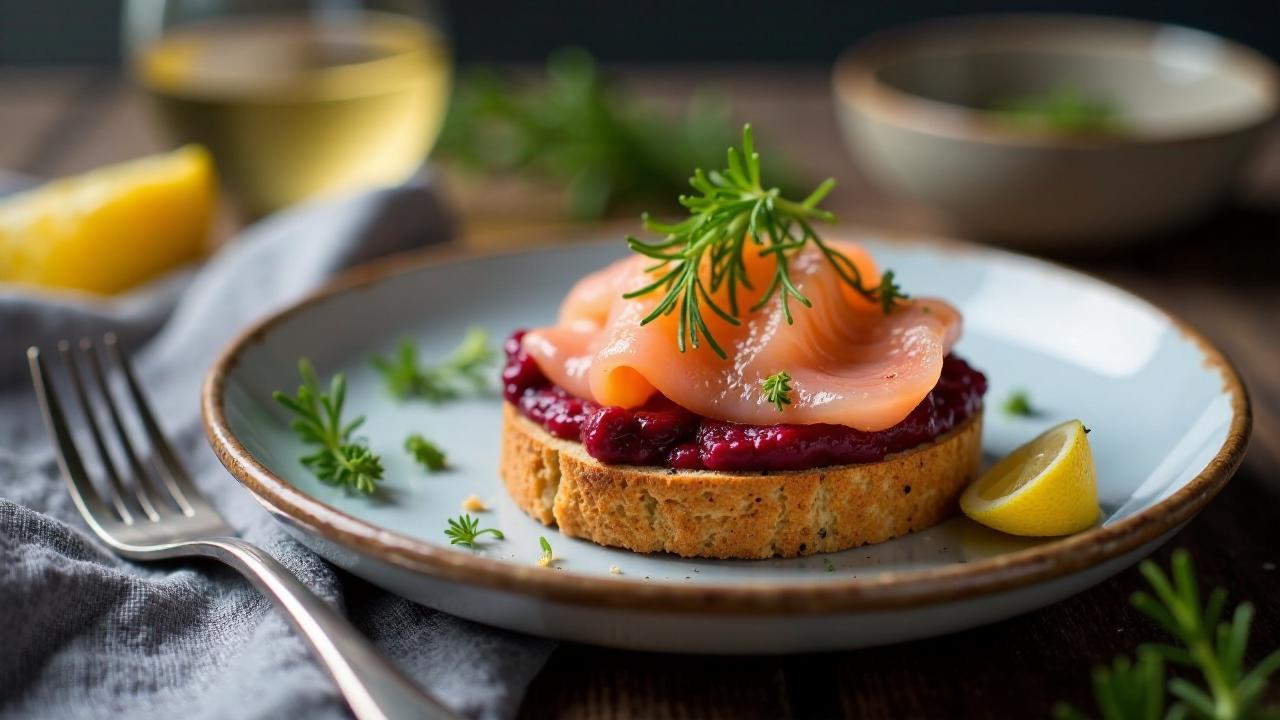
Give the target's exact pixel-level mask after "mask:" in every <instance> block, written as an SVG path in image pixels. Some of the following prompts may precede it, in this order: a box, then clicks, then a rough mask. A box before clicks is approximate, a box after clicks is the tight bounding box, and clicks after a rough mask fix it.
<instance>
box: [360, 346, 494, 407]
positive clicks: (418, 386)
mask: <svg viewBox="0 0 1280 720" xmlns="http://www.w3.org/2000/svg"><path fill="white" fill-rule="evenodd" d="M496 357H497V353H496V352H495V351H494V349H493V347H492V345H491V344H490V342H489V334H488V333H487V332H485V331H484V330H483V329H481V328H471V329H470V330H468V331H467V334H466V336H465V337H463V339H462V343H461V344H460V345H458V347H457V349H455V350H454V351H453V354H452V355H450V356H449V357H448V359H446V360H445V361H444V362H442V363H440V364H439V365H434V366H426V367H423V366H420V365H419V364H418V348H417V346H416V345H414V343H413V341H412V340H410V339H408V338H405V339H404V340H402V341H400V348H399V349H398V351H397V352H396V354H395V355H394V356H392V357H383V356H380V355H375V356H373V358H371V359H370V362H371V363H372V364H373V367H374V369H376V370H377V371H378V373H379V374H381V375H382V379H383V381H384V382H385V384H386V386H387V389H388V390H390V391H391V394H392V395H394V396H395V397H396V398H398V399H401V400H404V399H406V398H411V397H417V398H422V399H424V400H427V401H429V402H434V403H441V402H445V401H448V400H454V399H456V398H458V397H460V396H461V395H462V394H463V392H464V391H465V390H467V389H468V388H469V389H471V390H473V391H475V392H484V391H485V390H487V389H488V387H489V373H488V368H489V367H490V366H492V365H493V362H494V359H495V358H496Z"/></svg>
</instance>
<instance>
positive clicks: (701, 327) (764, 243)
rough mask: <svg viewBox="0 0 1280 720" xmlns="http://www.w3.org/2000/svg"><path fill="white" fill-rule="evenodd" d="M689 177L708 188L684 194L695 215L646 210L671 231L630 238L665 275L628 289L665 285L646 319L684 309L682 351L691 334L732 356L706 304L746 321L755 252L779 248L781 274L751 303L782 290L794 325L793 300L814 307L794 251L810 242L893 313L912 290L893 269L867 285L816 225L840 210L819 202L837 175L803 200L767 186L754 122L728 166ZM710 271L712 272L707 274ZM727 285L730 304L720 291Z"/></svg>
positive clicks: (652, 223)
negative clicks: (744, 300)
mask: <svg viewBox="0 0 1280 720" xmlns="http://www.w3.org/2000/svg"><path fill="white" fill-rule="evenodd" d="M689 184H690V185H691V186H692V187H693V189H694V190H697V191H698V193H700V194H699V195H682V196H681V197H680V204H681V205H683V206H685V207H686V208H688V210H689V213H690V214H689V217H688V218H686V219H684V220H683V221H681V222H679V223H676V224H674V225H672V224H667V223H662V222H659V221H657V220H654V219H653V218H651V217H650V216H649V215H648V214H647V213H646V214H645V216H644V226H645V229H647V230H650V231H652V232H656V233H661V234H664V235H665V236H666V237H665V238H664V239H663V240H661V241H659V242H656V243H644V242H641V241H639V240H637V239H636V238H634V237H628V238H627V245H628V246H629V247H630V248H631V250H632V251H634V252H637V253H639V254H641V255H644V256H646V257H650V258H653V259H654V260H657V261H658V262H657V263H656V264H655V265H654V266H653V267H652V268H650V270H651V272H653V273H655V274H657V275H658V277H657V279H656V280H654V281H653V282H651V283H650V284H648V285H645V286H644V287H641V288H637V289H635V290H632V291H631V292H628V293H626V294H625V295H624V296H623V297H627V298H637V297H642V296H644V295H648V294H650V293H653V292H661V293H662V300H661V301H660V302H658V304H657V305H656V306H655V307H654V309H653V311H652V312H650V313H649V314H648V315H647V316H646V317H645V318H644V319H643V320H641V321H640V324H642V325H646V324H648V323H650V322H653V321H654V320H656V319H658V318H659V317H662V316H663V315H669V314H671V313H674V312H678V313H679V324H678V326H677V328H676V344H677V345H678V346H679V348H680V351H681V352H684V351H685V346H686V339H687V341H688V344H689V345H692V346H693V347H694V348H697V347H699V343H700V342H701V340H706V342H707V345H710V346H711V349H712V350H713V351H715V353H716V355H719V356H720V357H721V358H725V357H727V355H726V354H725V352H724V349H723V348H721V347H720V345H719V343H717V342H716V340H715V338H714V337H712V335H711V329H710V328H709V327H708V326H707V322H706V319H705V318H704V317H703V311H704V310H709V311H711V312H713V313H715V314H716V315H717V316H719V317H720V318H721V319H722V320H724V321H725V322H727V323H729V324H730V325H738V324H739V322H740V313H739V308H738V291H739V290H740V289H742V288H746V289H751V283H750V280H748V278H747V268H746V263H745V261H744V259H743V258H744V257H745V256H746V254H747V253H748V252H758V253H759V255H761V256H766V255H773V256H774V259H775V260H776V265H775V267H776V270H775V272H774V276H773V279H772V281H771V282H770V284H769V286H768V287H767V288H766V289H765V291H764V293H763V295H761V297H760V299H759V301H757V302H756V304H755V305H754V306H753V307H752V308H751V310H758V309H760V308H762V307H764V306H765V305H766V304H767V303H768V302H769V301H770V300H771V299H773V297H774V296H775V295H776V296H780V297H781V303H782V312H783V315H784V316H785V317H786V319H787V323H788V324H790V323H791V322H792V317H791V306H790V301H791V300H792V299H794V300H795V301H796V302H798V303H800V304H801V305H804V306H805V307H810V306H812V302H810V300H809V298H807V297H805V296H804V294H803V293H801V292H800V290H799V288H797V287H796V286H795V285H794V284H793V283H792V280H791V270H790V262H791V258H792V256H794V255H795V253H796V252H798V251H799V250H800V249H802V248H803V247H805V246H806V245H808V244H809V243H813V244H814V245H815V246H816V247H817V248H818V249H819V250H821V251H822V253H823V255H824V256H825V257H826V259H827V261H828V262H830V263H831V266H832V267H833V268H834V269H835V271H836V273H838V274H839V276H840V279H841V280H842V281H844V283H845V284H847V285H848V286H849V287H851V288H853V289H854V290H855V291H857V292H858V293H859V294H860V295H862V296H863V297H865V298H866V299H868V300H870V301H873V302H876V303H878V304H880V305H881V306H882V307H883V308H884V311H885V312H886V313H888V312H891V311H892V310H893V308H894V307H895V306H896V305H897V303H898V302H899V301H900V300H903V299H906V298H907V297H909V296H907V295H906V294H904V293H903V292H902V290H901V288H900V287H899V286H898V285H897V284H896V283H894V281H893V271H886V272H885V273H884V275H883V276H881V278H880V282H879V284H878V285H875V286H871V285H869V284H867V282H866V281H865V280H864V278H863V277H862V274H861V272H860V271H859V270H858V266H857V265H855V264H854V263H853V261H852V260H850V259H849V258H848V257H847V256H846V255H844V253H841V252H840V251H839V250H836V249H835V248H834V247H831V246H830V245H828V244H827V243H826V242H825V241H823V240H822V238H821V237H819V236H818V234H817V233H816V232H815V231H814V229H813V223H814V222H817V221H821V222H828V223H829V222H834V221H835V216H834V215H832V214H831V213H830V212H827V211H826V210H822V209H820V208H819V207H818V203H819V202H821V201H822V199H823V198H824V197H826V195H827V193H829V192H830V191H831V188H833V187H835V181H834V180H832V179H830V178H828V179H827V180H826V181H824V182H823V183H822V184H820V185H819V186H818V187H817V188H816V189H815V190H814V191H813V192H812V193H810V194H809V196H808V197H806V198H805V199H804V200H801V201H798V202H797V201H794V200H788V199H786V198H783V197H782V196H781V192H780V191H779V190H778V188H776V187H773V188H769V189H766V188H765V187H764V186H763V185H762V184H761V180H760V156H759V155H758V154H757V153H756V151H755V144H754V140H753V138H752V132H751V126H750V125H744V126H743V128H742V149H741V150H740V151H739V150H738V149H737V148H734V147H730V148H729V151H728V167H727V168H726V169H724V170H721V171H714V170H713V171H711V172H709V173H708V172H704V171H702V170H701V169H699V170H695V171H694V174H693V177H692V178H690V180H689ZM753 246H754V247H753ZM757 248H758V249H757ZM708 271H709V272H708ZM704 273H706V274H708V275H709V277H707V278H705V279H704V277H703V275H704ZM722 289H723V290H724V291H725V300H724V301H723V302H725V303H726V304H727V307H722V306H721V304H720V303H717V302H716V301H715V300H714V299H713V298H712V295H713V294H714V293H717V292H719V291H720V290H722Z"/></svg>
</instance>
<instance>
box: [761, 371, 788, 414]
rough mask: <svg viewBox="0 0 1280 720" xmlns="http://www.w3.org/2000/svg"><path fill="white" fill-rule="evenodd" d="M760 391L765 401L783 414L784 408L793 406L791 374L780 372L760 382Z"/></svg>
mask: <svg viewBox="0 0 1280 720" xmlns="http://www.w3.org/2000/svg"><path fill="white" fill-rule="evenodd" d="M760 390H761V392H762V393H763V394H764V399H765V400H766V401H767V402H771V403H773V406H774V407H776V408H778V412H782V409H783V407H784V406H786V405H790V404H791V373H789V372H787V371H786V370H779V371H778V372H776V373H774V374H772V375H770V376H769V377H767V378H765V379H763V380H761V381H760Z"/></svg>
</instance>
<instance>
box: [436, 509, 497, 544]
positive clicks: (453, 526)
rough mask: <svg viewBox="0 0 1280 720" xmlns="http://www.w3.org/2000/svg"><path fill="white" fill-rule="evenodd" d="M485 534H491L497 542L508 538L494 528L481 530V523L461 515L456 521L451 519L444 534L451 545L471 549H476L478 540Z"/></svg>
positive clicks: (466, 515)
mask: <svg viewBox="0 0 1280 720" xmlns="http://www.w3.org/2000/svg"><path fill="white" fill-rule="evenodd" d="M485 533H489V534H490V535H492V536H493V537H494V538H495V539H497V540H502V539H503V538H505V537H506V536H505V535H503V534H502V531H501V530H497V529H494V528H484V529H483V530H481V529H480V521H479V520H477V519H476V518H473V517H471V516H470V515H469V514H463V515H459V516H458V517H457V518H456V519H454V518H450V519H449V527H448V528H446V529H445V531H444V534H445V535H447V536H448V537H449V544H450V545H462V546H464V547H469V548H474V547H475V546H476V538H478V537H480V536H481V535H484V534H485Z"/></svg>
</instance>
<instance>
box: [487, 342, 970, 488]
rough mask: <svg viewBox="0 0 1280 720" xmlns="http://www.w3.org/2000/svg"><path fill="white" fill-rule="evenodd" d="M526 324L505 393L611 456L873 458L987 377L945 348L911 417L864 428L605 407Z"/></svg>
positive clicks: (927, 429)
mask: <svg viewBox="0 0 1280 720" xmlns="http://www.w3.org/2000/svg"><path fill="white" fill-rule="evenodd" d="M522 337H524V331H523V330H518V331H516V332H515V333H514V334H513V335H512V336H511V337H510V338H508V339H507V342H506V344H505V345H504V350H505V351H506V354H507V362H506V365H505V366H504V367H503V368H502V388H503V396H504V397H505V398H506V399H507V401H508V402H510V403H511V404H513V405H515V406H516V407H517V408H519V410H520V412H521V413H522V414H523V415H524V416H525V417H527V418H529V419H530V420H533V421H534V422H536V423H538V424H539V425H541V426H542V427H543V428H546V430H547V432H549V433H551V434H552V435H554V436H556V437H558V438H563V439H565V440H576V441H578V442H581V443H582V445H583V447H585V448H586V451H587V453H588V454H589V455H591V457H593V458H595V459H597V460H599V461H600V462H603V463H607V464H610V465H660V466H664V467H670V468H677V469H680V470H749V471H761V470H809V469H813V468H820V467H827V466H830V465H849V464H852V463H868V462H876V461H879V460H882V459H884V457H885V456H886V455H890V454H892V453H896V452H901V451H903V450H910V449H911V448H913V447H916V446H918V445H923V444H925V443H928V442H931V441H932V440H933V439H934V438H937V437H938V436H940V435H942V434H944V433H946V432H948V431H950V430H951V429H953V428H955V427H956V426H957V425H959V424H960V423H962V422H964V421H965V420H967V419H969V418H970V417H971V416H973V414H974V413H976V412H978V410H979V409H981V407H982V396H983V394H984V393H986V391H987V378H986V376H985V375H983V374H982V373H981V372H978V371H977V370H974V369H973V368H972V367H970V366H969V364H968V363H966V362H965V361H964V360H961V359H960V358H958V357H955V356H953V355H948V356H947V358H946V359H945V360H944V361H943V364H942V377H941V378H940V379H939V380H938V384H937V385H936V386H935V387H934V388H933V390H932V391H931V392H930V393H929V394H928V395H927V396H925V399H924V400H923V401H921V402H920V404H919V405H917V406H916V409H915V410H912V411H911V414H910V415H908V416H907V417H906V419H905V420H903V421H902V422H900V423H898V424H897V425H894V426H893V427H891V428H889V429H887V430H880V431H878V432H863V431H861V430H854V429H852V428H848V427H845V426H843V425H787V424H778V425H741V424H738V423H730V422H722V421H719V420H712V419H710V418H705V417H702V416H700V415H696V414H694V413H691V412H689V411H688V410H685V409H684V408H682V407H680V406H679V405H676V404H675V403H673V402H671V401H670V400H668V399H667V398H666V397H663V396H662V395H661V394H659V395H656V396H654V398H653V399H651V400H650V401H649V402H648V403H646V404H645V405H644V406H643V407H640V408H633V409H627V408H620V407H601V406H599V405H597V404H596V403H594V402H591V401H590V400H584V399H582V398H579V397H575V396H573V395H570V394H569V393H567V392H565V391H564V390H563V389H562V388H560V387H558V386H556V385H554V384H553V383H551V381H550V380H548V379H547V377H546V376H545V375H543V374H542V371H541V369H539V368H538V365H537V363H535V362H534V361H533V358H530V357H529V356H528V354H527V353H525V351H524V349H523V348H522V347H521V344H520V339H521V338H522Z"/></svg>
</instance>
